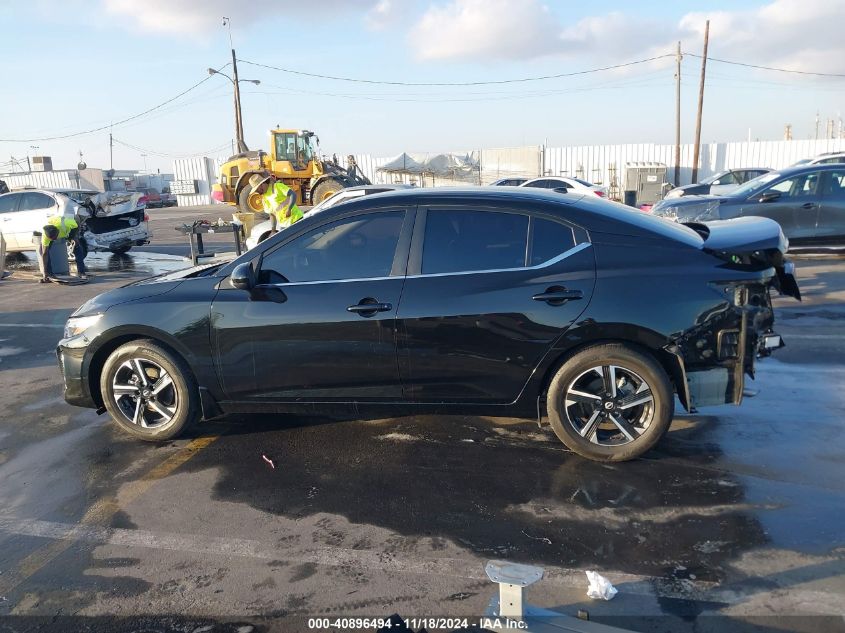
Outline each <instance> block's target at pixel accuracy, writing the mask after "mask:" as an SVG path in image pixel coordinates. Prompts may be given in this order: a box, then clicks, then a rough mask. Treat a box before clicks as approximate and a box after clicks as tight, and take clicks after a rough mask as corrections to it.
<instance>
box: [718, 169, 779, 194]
mask: <svg viewBox="0 0 845 633" xmlns="http://www.w3.org/2000/svg"><path fill="white" fill-rule="evenodd" d="M780 177H781V174H780V172H777V171H770V172H769V173H767V174H763V175H762V176H757V177H756V178H752V179H751V180H749V181H748V182H747V183H745V184H744V185H740V186H739V187H738V188H736V189H734V190H733V191H732V192H731V193H730V194H728V197H730V198H746V197H748V196H750V195H751V194H753V193H754V192H756V191H760V190H761V189H764V188H765V187H766V186H767V185H768V184H769V183H770V182H772V181H773V180H777V179H778V178H780Z"/></svg>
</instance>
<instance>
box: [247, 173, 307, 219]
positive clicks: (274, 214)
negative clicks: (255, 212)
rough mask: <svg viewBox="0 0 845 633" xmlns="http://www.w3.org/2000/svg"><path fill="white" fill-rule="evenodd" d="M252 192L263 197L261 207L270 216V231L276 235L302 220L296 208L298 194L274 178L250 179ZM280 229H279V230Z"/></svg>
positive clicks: (259, 176) (258, 177)
mask: <svg viewBox="0 0 845 633" xmlns="http://www.w3.org/2000/svg"><path fill="white" fill-rule="evenodd" d="M249 184H250V186H251V187H252V190H253V191H255V192H256V193H258V194H260V195H261V205H262V207H263V208H264V211H265V212H267V213H269V214H270V231H271V232H272V233H276V232H277V231H278V230H279V229H286V228H287V227H289V226H290V225H291V224H293V223H294V222H298V221H299V220H301V219H302V211H301V210H300V208H299V207H298V206H296V192H294V190H293V189H291V188H290V187H288V186H287V185H286V184H285V183H283V182H281V181H279V180H276V179H275V178H274V177H273V176H261V175H259V174H255V175H254V176H252V177H251V178H250V179H249ZM277 227H278V228H277Z"/></svg>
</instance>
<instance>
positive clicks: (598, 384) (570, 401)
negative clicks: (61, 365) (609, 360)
mask: <svg viewBox="0 0 845 633" xmlns="http://www.w3.org/2000/svg"><path fill="white" fill-rule="evenodd" d="M563 399H564V407H563V409H564V412H565V414H566V419H567V421H568V422H569V424H570V425H571V426H572V428H573V429H575V432H576V433H578V434H579V435H580V436H581V437H583V438H584V439H586V440H587V441H589V442H591V443H593V444H599V445H601V446H622V445H624V444H628V443H630V442H633V441H634V440H636V439H637V438H638V437H639V436H640V435H642V434H643V433H644V432H645V430H646V429H648V427H649V425H650V424H651V423H652V421H653V420H654V413H655V409H654V395H653V393H652V389H651V386H650V385H649V384H648V383H647V382H646V381H645V379H644V378H642V377H641V376H640V375H639V374H637V373H636V372H634V371H632V370H630V369H628V368H626V367H622V366H619V365H610V364H608V365H601V366H597V367H591V368H590V369H588V370H587V371H585V372H583V373H581V374H579V375H578V376H577V377H576V378H575V380H573V381H572V382H571V383H570V384H569V386H568V387H567V389H566V392H565V394H564V396H563Z"/></svg>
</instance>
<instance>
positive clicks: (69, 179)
mask: <svg viewBox="0 0 845 633" xmlns="http://www.w3.org/2000/svg"><path fill="white" fill-rule="evenodd" d="M78 177H79V175H78V172H77V171H76V170H75V169H71V170H67V171H34V172H32V173H29V174H7V175H3V176H0V180H4V181H5V182H6V185H7V186H8V187H9V189H23V188H24V187H33V188H35V189H76V188H77V187H78V186H79V183H78Z"/></svg>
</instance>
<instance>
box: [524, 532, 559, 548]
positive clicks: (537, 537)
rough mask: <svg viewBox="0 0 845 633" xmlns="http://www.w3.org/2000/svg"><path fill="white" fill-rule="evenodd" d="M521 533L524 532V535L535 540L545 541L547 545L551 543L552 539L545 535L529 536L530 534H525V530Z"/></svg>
mask: <svg viewBox="0 0 845 633" xmlns="http://www.w3.org/2000/svg"><path fill="white" fill-rule="evenodd" d="M522 533H523V534H525V536H527V537H528V538H530V539H533V540H535V541H545V542H546V543H548V544H549V545H551V544H552V541H551V540H550V539H547V538H546V537H545V536H531V535H530V534H527V533H526V532H525V530H522Z"/></svg>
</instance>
